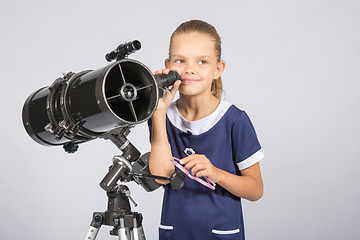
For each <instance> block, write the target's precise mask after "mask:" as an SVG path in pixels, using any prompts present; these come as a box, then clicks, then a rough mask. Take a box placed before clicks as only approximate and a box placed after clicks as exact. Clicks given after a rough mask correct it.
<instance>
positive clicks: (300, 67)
mask: <svg viewBox="0 0 360 240" xmlns="http://www.w3.org/2000/svg"><path fill="white" fill-rule="evenodd" d="M359 12H360V2H359V1H356V0H354V1H349V0H341V1H340V0H339V1H334V0H311V1H309V0H301V1H300V0H299V1H297V0H296V1H287V0H274V1H242V0H241V1H226V0H225V1H221V2H220V1H188V0H184V1H157V0H154V1H135V0H134V1H120V0H118V1H115V0H107V1H94V0H86V1H85V0H71V1H69V0H62V1H49V0H47V1H44V0H42V1H40V0H38V1H36V0H35V1H24V0H2V1H1V2H0V32H1V37H0V41H1V44H0V69H1V71H0V76H1V101H0V104H1V124H0V129H1V131H0V133H1V139H0V141H1V145H0V147H1V160H0V161H1V165H0V187H1V188H0V190H1V196H0V234H1V239H6V240H13V239H22V238H27V239H52V240H56V239H84V237H85V234H86V232H87V230H88V226H89V223H90V221H91V216H92V213H93V212H94V211H104V210H106V207H107V206H106V205H107V197H106V195H105V192H104V191H103V190H102V189H101V188H100V187H99V182H100V181H101V179H102V178H103V177H104V176H105V174H106V173H107V169H108V167H109V166H110V165H111V160H112V157H113V156H114V155H116V154H119V150H118V149H117V148H116V147H115V145H114V144H112V143H111V142H110V141H105V140H103V139H97V140H94V141H91V142H88V143H85V144H82V145H81V146H80V148H79V151H78V152H77V153H75V154H67V153H65V152H64V151H63V149H62V148H61V147H45V146H42V145H39V144H37V143H36V142H34V141H33V140H32V139H31V138H30V137H29V136H28V135H27V133H26V131H25V130H24V127H23V124H22V113H21V112H22V107H23V104H24V102H25V100H26V98H27V97H28V96H29V95H30V94H31V93H32V92H34V91H36V90H38V89H39V88H41V87H44V86H49V85H51V84H52V83H53V81H54V80H55V79H56V78H58V77H60V76H61V74H62V72H69V71H73V72H80V71H82V70H87V69H90V70H91V69H98V68H101V67H104V66H106V65H107V64H108V63H107V62H106V61H105V59H104V55H105V53H107V52H108V51H111V50H112V49H114V48H115V47H117V46H118V45H119V44H121V43H123V42H127V41H131V40H135V39H138V40H140V41H141V43H142V49H141V50H140V51H138V52H136V53H134V54H132V55H131V56H130V58H133V59H136V60H139V61H141V62H142V63H144V64H145V65H146V66H147V67H148V68H149V69H151V70H152V71H155V70H158V69H161V68H163V66H164V59H165V58H166V57H167V54H168V43H169V38H170V35H171V33H172V32H173V30H174V29H175V28H176V27H177V26H178V25H179V24H180V23H181V22H183V21H186V20H189V19H202V20H205V21H208V22H209V23H211V24H213V25H214V26H215V27H216V28H217V30H218V32H219V34H220V35H221V37H222V41H223V56H222V57H223V60H225V61H226V63H227V65H226V70H225V72H224V74H223V81H224V89H225V100H226V101H228V102H231V103H234V104H235V105H237V106H238V107H239V108H241V109H244V110H246V111H247V113H248V114H249V115H250V118H251V119H252V121H253V124H254V125H255V128H256V130H257V133H258V137H259V139H260V142H261V144H262V146H263V150H264V152H265V154H266V158H265V159H264V160H263V161H262V162H261V167H262V173H263V179H264V184H265V192H264V196H263V198H262V199H261V200H259V201H257V202H248V201H243V205H244V216H245V228H246V236H247V239H252V240H255V239H359V238H360V233H359V229H358V227H359V223H360V217H359V216H360V207H359V197H360V190H359V182H360V177H359V173H358V170H359V167H360V163H359V160H360V158H359V135H360V127H359V122H360V112H359V109H360V95H359V90H360V83H359V80H360V79H359V77H360V74H359V69H360V44H359V43H360V32H359V30H360V15H359ZM84 101H86V100H85V99H84ZM129 139H130V140H131V142H132V143H133V144H134V145H135V146H136V147H137V148H138V149H139V150H140V151H141V152H142V153H145V152H147V151H149V150H150V145H149V142H148V129H147V126H146V124H139V125H137V126H136V127H135V128H134V129H133V131H132V133H130V135H129ZM127 185H128V186H129V188H130V190H131V192H132V197H133V198H134V199H135V201H136V202H137V203H138V204H139V206H138V207H136V208H135V207H132V209H133V211H137V212H141V213H142V214H143V216H144V229H145V233H146V236H147V239H157V238H158V225H159V222H160V211H161V201H162V194H163V190H162V189H158V190H156V191H154V192H150V193H147V192H146V191H145V190H144V189H142V188H141V187H140V186H138V185H136V184H135V183H134V182H131V183H129V184H127ZM206 220H207V219H204V221H206ZM109 230H110V227H107V226H103V227H102V228H101V230H100V233H99V235H98V237H97V239H117V238H116V237H114V236H110V235H109Z"/></svg>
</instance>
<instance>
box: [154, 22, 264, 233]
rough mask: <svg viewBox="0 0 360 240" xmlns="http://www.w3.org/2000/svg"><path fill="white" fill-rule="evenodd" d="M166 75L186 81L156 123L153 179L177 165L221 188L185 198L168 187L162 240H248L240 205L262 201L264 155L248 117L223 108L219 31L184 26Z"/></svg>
mask: <svg viewBox="0 0 360 240" xmlns="http://www.w3.org/2000/svg"><path fill="white" fill-rule="evenodd" d="M165 67H166V69H164V70H160V71H157V72H155V74H161V73H164V74H167V73H168V72H169V70H175V71H177V72H178V73H179V74H180V76H181V81H180V80H178V81H177V82H175V84H174V85H173V87H172V88H171V90H169V91H167V92H166V94H165V96H164V97H163V98H162V99H161V100H160V102H159V105H158V108H157V110H156V111H155V113H154V115H153V116H152V120H151V121H150V122H149V126H150V131H151V154H150V163H149V165H150V170H151V173H152V174H155V175H162V176H167V177H170V176H171V175H172V174H173V172H174V171H175V166H174V162H176V161H177V160H174V159H173V158H172V157H175V158H177V159H179V161H180V162H179V164H182V166H183V167H184V168H185V169H187V170H189V172H191V174H192V175H193V176H196V177H205V178H207V179H209V181H212V182H213V183H215V184H216V188H215V190H212V189H210V188H207V187H206V186H204V185H202V184H200V183H199V182H198V181H194V180H192V179H190V178H186V181H185V185H184V187H183V188H182V189H181V190H179V191H175V190H173V189H172V188H171V187H170V186H169V184H168V185H166V186H165V193H164V200H163V208H162V216H161V225H160V230H159V236H160V239H161V240H163V239H181V240H183V239H186V240H191V239H197V240H199V239H204V240H209V239H244V226H243V217H242V210H241V201H240V199H241V198H245V199H248V200H250V201H255V200H258V199H260V198H261V196H262V194H263V183H262V177H261V173H260V166H259V161H260V160H261V159H262V158H263V156H264V155H263V152H262V150H261V146H260V144H259V141H258V139H257V137H256V133H255V130H254V128H253V126H252V124H251V122H250V120H249V118H248V116H247V115H246V113H245V112H244V111H241V110H239V109H238V108H237V107H235V106H234V105H231V104H229V103H227V102H225V101H223V100H221V95H222V82H221V77H220V76H221V74H222V73H223V71H224V68H225V62H224V61H222V60H221V40H220V37H219V35H218V33H217V31H216V29H215V28H214V27H213V26H211V25H210V24H208V23H206V22H204V21H200V20H191V21H188V22H184V23H182V24H181V25H180V26H179V27H178V28H177V29H176V30H175V31H174V33H173V34H172V36H171V39H170V47H169V58H168V59H166V60H165ZM178 90H179V99H178V100H177V101H174V102H172V101H173V99H174V96H175V93H176V92H177V91H178ZM171 159H172V160H173V161H171ZM180 167H181V166H180ZM161 183H163V184H166V183H167V182H161ZM203 183H204V182H203Z"/></svg>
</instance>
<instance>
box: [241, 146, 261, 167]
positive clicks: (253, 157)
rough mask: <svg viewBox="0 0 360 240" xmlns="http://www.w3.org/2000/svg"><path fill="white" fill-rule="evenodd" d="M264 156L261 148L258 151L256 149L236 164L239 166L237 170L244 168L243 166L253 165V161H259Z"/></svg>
mask: <svg viewBox="0 0 360 240" xmlns="http://www.w3.org/2000/svg"><path fill="white" fill-rule="evenodd" d="M264 157H265V155H264V152H263V151H262V149H260V150H259V151H257V152H256V153H254V154H253V155H251V156H250V157H248V158H247V159H245V160H243V161H241V162H239V163H238V164H237V165H238V167H239V170H244V169H245V168H248V167H250V166H252V165H254V164H255V163H257V162H259V161H260V160H261V159H263V158H264Z"/></svg>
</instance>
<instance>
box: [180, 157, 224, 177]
mask: <svg viewBox="0 0 360 240" xmlns="http://www.w3.org/2000/svg"><path fill="white" fill-rule="evenodd" d="M180 164H183V165H184V167H185V168H186V169H187V170H189V169H191V174H192V175H194V176H197V177H208V178H210V179H211V180H212V181H213V182H215V183H216V182H218V181H219V180H220V177H221V170H220V169H218V168H216V167H215V166H214V165H213V164H212V163H211V162H210V160H209V159H208V158H207V157H206V156H205V155H202V154H191V155H189V156H187V157H185V158H183V159H181V160H180Z"/></svg>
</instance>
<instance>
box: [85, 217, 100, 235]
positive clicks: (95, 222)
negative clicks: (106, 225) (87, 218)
mask: <svg viewBox="0 0 360 240" xmlns="http://www.w3.org/2000/svg"><path fill="white" fill-rule="evenodd" d="M103 222H104V217H103V216H102V215H101V214H98V213H94V215H93V219H92V221H91V223H90V227H89V230H88V232H87V234H86V237H85V240H95V239H96V236H97V234H98V232H99V230H100V227H101V225H102V223H103Z"/></svg>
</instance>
